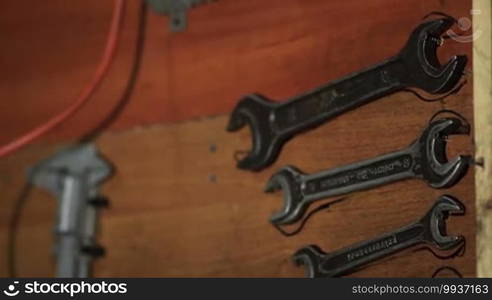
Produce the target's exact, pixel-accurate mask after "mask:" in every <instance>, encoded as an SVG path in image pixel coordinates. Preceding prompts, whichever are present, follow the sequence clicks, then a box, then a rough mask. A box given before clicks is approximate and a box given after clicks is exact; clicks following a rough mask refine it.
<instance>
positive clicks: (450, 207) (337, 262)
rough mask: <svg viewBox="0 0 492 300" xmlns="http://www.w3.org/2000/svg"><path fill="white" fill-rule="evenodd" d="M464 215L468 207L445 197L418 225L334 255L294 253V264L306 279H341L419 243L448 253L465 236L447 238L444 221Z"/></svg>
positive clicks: (315, 250)
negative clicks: (300, 267)
mask: <svg viewBox="0 0 492 300" xmlns="http://www.w3.org/2000/svg"><path fill="white" fill-rule="evenodd" d="M464 212H465V207H464V206H463V204H462V203H461V202H459V201H458V200H457V199H455V198H453V197H451V196H448V195H443V196H441V197H439V199H437V201H436V202H435V203H434V205H433V206H432V208H431V209H430V210H429V211H428V212H427V213H426V214H425V216H424V217H423V218H421V219H420V220H418V221H417V222H414V223H412V224H410V225H407V226H405V227H402V228H400V229H397V230H395V231H393V232H390V233H387V234H384V235H382V236H380V237H377V238H375V239H373V240H369V241H365V242H361V243H358V244H355V245H352V246H350V247H347V248H344V249H340V250H337V251H334V252H332V253H326V252H324V251H323V250H321V249H320V248H319V247H318V246H315V245H310V246H307V247H304V248H302V249H300V250H298V251H297V252H296V253H295V254H294V262H295V263H296V264H297V265H303V266H304V267H305V269H306V275H307V277H311V278H312V277H338V276H342V275H347V274H350V273H352V272H354V271H357V270H358V269H359V268H361V267H362V266H364V265H367V264H369V263H371V262H374V261H376V260H378V259H381V258H383V257H386V256H389V255H392V254H394V253H396V252H398V251H401V250H403V249H406V248H409V247H411V246H415V245H417V244H422V243H424V244H427V245H429V246H432V247H435V248H437V249H439V250H449V249H452V248H454V247H456V246H458V245H460V244H462V243H463V241H464V237H463V236H448V235H446V222H445V220H446V219H447V217H448V216H449V215H450V214H463V213H464Z"/></svg>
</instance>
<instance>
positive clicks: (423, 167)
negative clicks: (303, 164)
mask: <svg viewBox="0 0 492 300" xmlns="http://www.w3.org/2000/svg"><path fill="white" fill-rule="evenodd" d="M469 131H470V127H469V125H468V124H464V123H463V121H462V120H460V119H458V118H454V117H449V118H441V119H438V120H435V121H432V122H431V123H430V124H429V126H428V127H427V128H426V129H425V130H424V131H423V133H422V134H421V136H420V137H419V138H418V139H417V140H416V141H415V142H413V143H412V144H411V145H410V146H409V147H407V148H405V149H402V150H399V151H396V152H392V153H389V154H385V155H381V156H378V157H375V158H372V159H368V160H364V161H360V162H357V163H353V164H350V165H346V166H342V167H338V168H333V169H328V170H325V171H321V172H319V173H315V174H309V175H308V174H304V173H303V172H301V171H300V170H298V169H296V168H294V167H292V166H286V167H283V168H281V169H280V170H279V171H277V172H276V173H275V174H274V175H272V177H271V178H270V180H269V181H268V183H267V185H266V188H265V191H266V192H275V191H277V190H280V189H281V190H283V191H284V207H283V209H282V210H281V211H280V212H277V213H276V214H274V215H273V216H272V217H271V219H270V221H271V222H272V223H273V224H277V225H285V224H292V223H294V222H296V221H298V220H299V219H300V218H301V217H302V216H303V215H304V213H305V211H306V210H307V208H308V207H309V205H310V204H311V203H312V202H314V201H317V200H321V199H324V198H327V197H332V196H340V195H344V194H348V193H351V192H355V191H360V190H364V189H369V188H373V187H376V186H380V185H383V184H386V183H390V182H395V181H399V180H403V179H406V178H419V179H423V180H425V181H426V182H427V183H428V184H429V186H431V187H433V188H446V187H450V186H452V185H454V184H455V183H456V182H457V181H459V180H460V179H461V177H462V176H463V175H464V174H465V173H466V170H467V169H468V165H469V163H470V159H471V157H470V156H465V155H459V156H457V157H455V158H454V159H452V160H451V161H448V159H447V157H446V144H447V143H446V139H447V137H448V136H449V135H452V134H468V133H469Z"/></svg>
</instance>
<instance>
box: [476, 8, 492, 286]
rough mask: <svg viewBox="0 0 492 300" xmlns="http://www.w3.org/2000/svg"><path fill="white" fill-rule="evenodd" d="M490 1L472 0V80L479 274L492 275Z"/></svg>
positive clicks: (491, 38)
mask: <svg viewBox="0 0 492 300" xmlns="http://www.w3.org/2000/svg"><path fill="white" fill-rule="evenodd" d="M491 6H492V4H491V1H490V0H474V1H473V9H474V16H473V32H474V35H475V40H474V45H473V82H474V91H473V92H474V110H475V143H476V150H475V151H476V153H475V155H476V159H477V160H478V161H483V167H480V166H477V167H476V168H475V185H476V205H477V276H478V277H492V84H491V82H492V68H491V60H490V58H491V50H492V48H491V42H492V34H491V22H492V18H491Z"/></svg>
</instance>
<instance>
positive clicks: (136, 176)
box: [0, 85, 475, 277]
mask: <svg viewBox="0 0 492 300" xmlns="http://www.w3.org/2000/svg"><path fill="white" fill-rule="evenodd" d="M470 88H471V86H470V85H468V86H467V87H465V89H464V90H463V91H461V92H460V93H459V94H458V95H456V96H451V97H450V98H449V99H448V100H447V101H446V103H445V104H441V103H424V102H422V101H419V100H417V99H416V98H415V97H414V96H413V95H411V94H409V93H399V94H395V95H393V96H391V97H387V98H385V99H382V100H380V101H377V102H374V103H371V104H370V105H367V106H364V107H361V108H360V109H357V110H356V111H353V112H350V113H348V114H346V115H344V116H342V117H340V118H337V119H336V120H333V121H332V122H331V123H330V124H328V125H326V126H321V127H320V128H318V129H316V130H313V131H310V132H308V133H306V134H303V135H301V136H299V137H298V138H296V139H294V140H292V141H291V142H289V143H288V144H287V145H286V147H285V148H284V151H283V152H282V154H281V156H280V158H279V161H278V162H277V163H276V164H275V165H274V166H273V167H272V168H269V169H267V170H265V171H264V172H261V173H251V172H245V171H240V170H238V169H236V168H235V167H234V161H233V158H232V156H233V153H234V151H235V150H237V149H244V148H247V147H248V146H249V143H250V140H249V139H250V138H249V134H248V133H247V132H246V131H241V132H240V133H239V134H231V133H227V132H225V130H224V129H225V126H226V123H227V117H226V116H221V117H214V118H204V119H200V120H195V121H189V122H183V123H179V124H175V125H167V126H162V125H161V126H153V127H148V128H140V129H134V130H131V131H128V132H122V133H117V134H108V135H105V136H103V137H102V139H101V140H100V141H99V143H98V145H99V147H100V148H101V150H102V152H103V153H104V155H105V156H106V157H108V158H109V159H110V160H111V161H112V162H113V163H114V165H115V166H116V168H117V173H116V175H115V176H114V177H113V178H112V179H111V180H110V181H109V182H108V183H107V185H105V186H104V193H105V194H106V195H108V196H109V197H110V199H111V204H112V205H111V208H110V209H108V210H107V211H105V212H104V213H103V215H102V228H101V242H102V244H103V245H104V246H106V247H107V251H108V254H107V256H106V257H105V258H103V259H101V260H99V261H98V262H97V263H96V267H95V274H96V276H101V277H107V276H109V277H111V276H118V277H124V276H217V277H225V276H234V277H238V276H239V277H250V276H256V277H258V276H282V277H291V276H302V275H303V271H302V269H299V268H296V267H294V266H293V264H292V262H291V260H290V258H291V255H292V254H293V252H294V251H296V250H297V249H298V248H300V247H302V246H305V245H308V244H313V243H314V244H318V245H320V246H321V247H322V248H323V249H325V250H326V251H332V250H335V249H337V248H339V247H342V246H345V245H349V244H351V243H354V242H357V241H360V240H364V239H368V238H372V237H374V236H376V235H378V234H381V233H384V232H386V231H389V230H392V229H394V228H396V227H399V226H402V225H405V224H406V223H408V222H410V221H413V220H414V219H416V218H418V217H420V216H422V215H423V213H425V212H426V211H427V209H428V208H429V206H430V205H431V203H432V202H433V201H434V200H435V199H436V198H437V197H438V196H439V195H441V194H442V193H447V194H451V195H454V196H456V197H458V198H459V199H461V200H462V201H463V202H464V203H465V205H466V206H467V209H468V211H467V215H466V216H464V217H452V218H450V219H449V222H448V224H449V232H450V233H461V234H464V236H465V237H466V238H467V241H468V242H467V251H466V253H465V255H464V256H463V257H457V258H454V259H451V260H445V261H441V260H439V259H437V258H435V257H434V256H433V255H432V254H431V253H430V252H427V251H417V252H413V251H407V252H406V253H402V254H400V255H398V256H396V257H394V258H392V259H387V260H384V261H382V262H378V263H375V264H374V265H372V266H370V267H368V268H366V269H364V270H362V271H360V272H358V273H356V274H354V275H353V276H395V277H429V276H431V274H432V273H433V272H434V270H436V269H437V268H438V267H440V266H442V265H450V266H453V267H455V268H457V269H458V270H459V271H460V272H462V273H463V274H464V275H465V276H475V213H474V201H475V200H474V180H473V172H472V171H471V172H469V174H468V175H467V176H466V177H465V178H464V180H463V181H461V182H460V183H459V184H458V185H456V186H455V187H453V188H452V189H450V190H432V189H430V188H429V187H427V186H426V185H425V184H424V183H423V182H421V181H418V180H408V181H404V182H399V183H395V184H392V185H388V186H384V187H381V188H377V189H374V190H371V191H365V192H360V193H357V194H353V195H351V196H350V198H349V199H348V200H347V201H344V202H342V203H340V204H338V205H335V206H333V207H332V208H331V209H329V210H327V211H324V212H322V213H319V214H318V215H316V216H315V217H314V218H313V219H311V220H310V221H309V222H308V224H307V226H306V227H305V229H304V231H303V232H302V233H301V234H300V235H297V236H295V237H291V238H285V237H283V236H281V235H280V234H279V233H278V232H277V231H276V230H275V229H274V228H273V227H272V226H271V225H270V224H269V223H268V221H267V220H268V218H269V216H270V214H271V213H272V212H273V211H275V210H276V209H278V208H279V206H280V204H281V195H280V194H276V195H266V194H264V193H263V192H262V189H263V187H264V184H265V182H266V180H267V178H268V177H269V176H270V175H271V174H272V172H273V171H274V170H275V169H277V168H278V167H280V166H283V165H285V164H292V165H295V166H297V167H299V168H301V169H302V170H304V171H306V172H314V171H317V170H321V169H324V168H328V167H334V166H337V165H341V164H345V163H350V162H353V161H357V160H360V159H363V158H368V157H371V156H374V155H378V154H382V153H385V152H388V151H392V150H396V149H399V148H401V147H405V146H407V145H408V144H409V143H410V142H411V141H412V140H413V139H414V138H415V137H416V136H417V135H418V134H419V133H420V132H421V130H422V128H423V127H424V126H425V125H426V122H427V121H428V119H429V118H430V117H431V115H432V114H433V113H434V112H435V111H437V110H438V109H440V108H442V107H444V108H454V109H457V110H458V111H459V112H461V113H463V114H464V115H465V116H466V117H467V118H469V119H470V120H471V119H472V101H471V95H470ZM449 142H450V146H449V155H450V157H452V156H454V155H456V153H461V152H466V153H470V152H471V151H472V150H473V149H472V148H471V145H470V142H469V138H466V137H456V138H454V137H453V138H452V139H451V140H450V141H449ZM58 147H60V145H56V144H55V145H47V146H42V145H38V146H33V147H31V148H29V149H27V150H25V151H22V152H20V153H18V154H17V155H15V156H12V157H10V158H8V159H6V160H2V161H0V191H1V195H2V197H1V198H0V205H1V206H2V208H3V209H2V210H0V249H5V246H6V239H5V228H6V226H7V222H8V218H9V216H10V213H11V208H12V206H13V204H12V199H13V197H14V195H15V194H16V192H17V191H18V189H19V187H20V185H21V182H22V178H23V173H24V170H25V168H26V167H27V166H29V165H31V164H32V163H34V162H35V161H36V160H37V159H39V158H41V157H44V156H46V155H48V154H49V153H51V151H53V150H54V149H55V148H58ZM212 149H215V150H212ZM54 209H55V205H54V200H53V199H52V198H51V197H50V195H49V194H48V193H46V192H44V191H40V190H36V191H35V193H34V195H33V197H32V199H30V200H29V202H28V204H27V206H26V209H25V211H24V213H23V217H22V222H21V230H20V233H19V239H18V251H17V256H18V260H17V265H18V270H19V275H21V276H33V277H36V276H50V275H52V274H53V264H52V260H51V259H50V257H51V254H50V252H51V247H52V238H51V226H52V224H53V217H54V215H53V212H54ZM2 253H3V252H2ZM1 259H2V260H1V263H0V275H2V274H3V275H5V269H4V268H3V266H5V265H6V264H5V261H4V256H3V255H2V257H1ZM422 261H425V263H424V264H423V263H422ZM448 275H449V274H448Z"/></svg>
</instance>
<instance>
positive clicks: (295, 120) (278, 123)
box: [272, 57, 405, 135]
mask: <svg viewBox="0 0 492 300" xmlns="http://www.w3.org/2000/svg"><path fill="white" fill-rule="evenodd" d="M402 70H404V65H403V64H402V63H401V61H400V60H399V59H398V58H397V57H395V58H390V59H389V60H386V61H384V62H383V63H380V64H378V65H376V66H373V67H371V68H369V69H366V70H363V71H361V72H357V73H353V74H351V75H348V76H346V77H344V78H341V79H339V80H337V81H334V82H330V83H328V84H326V85H324V86H321V87H319V88H317V89H315V90H312V91H310V92H308V93H306V94H303V95H300V96H298V97H295V98H293V99H291V100H289V101H287V102H284V103H282V104H280V105H279V106H277V107H276V109H275V111H274V114H273V116H274V118H273V123H272V128H273V130H275V131H276V132H277V133H279V134H286V135H289V134H295V133H297V132H300V131H302V130H304V129H307V128H310V127H315V126H317V125H320V124H321V123H323V122H325V121H327V120H329V119H332V118H334V117H336V116H338V115H340V114H342V113H344V112H345V111H348V110H351V109H354V108H356V107H358V106H361V105H363V104H366V103H367V102H369V101H372V100H375V99H378V98H381V97H383V96H385V95H388V94H390V93H393V92H395V91H397V90H399V89H401V88H402V87H403V86H402V84H401V80H400V78H399V77H400V76H401V75H399V74H404V73H405V72H403V71H402Z"/></svg>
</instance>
